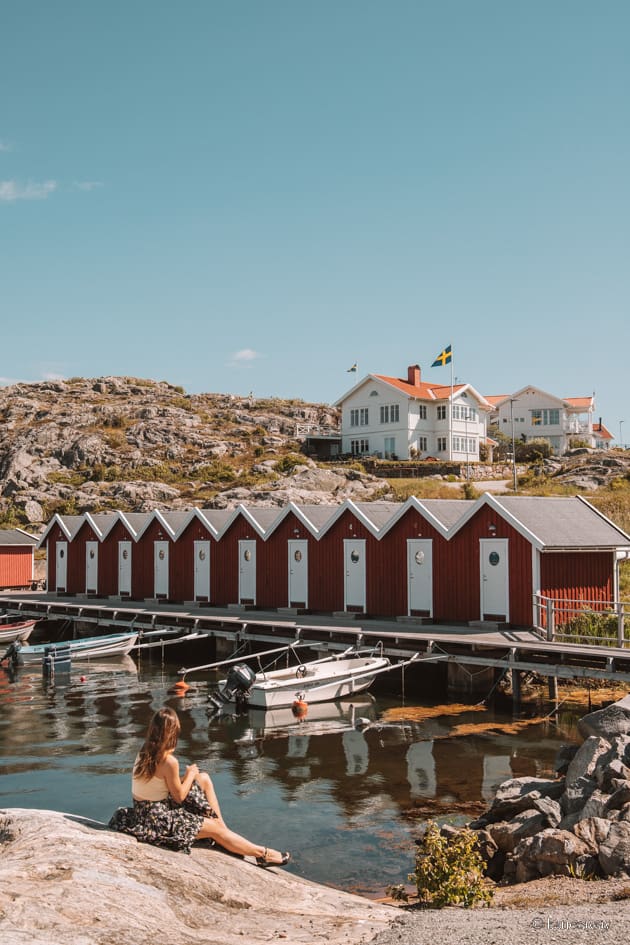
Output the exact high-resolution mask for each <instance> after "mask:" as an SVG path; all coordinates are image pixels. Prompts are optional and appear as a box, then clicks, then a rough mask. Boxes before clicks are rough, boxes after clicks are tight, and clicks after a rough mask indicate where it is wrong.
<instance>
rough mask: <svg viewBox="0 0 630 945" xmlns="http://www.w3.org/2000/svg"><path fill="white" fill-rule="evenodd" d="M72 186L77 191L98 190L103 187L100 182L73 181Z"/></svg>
mask: <svg viewBox="0 0 630 945" xmlns="http://www.w3.org/2000/svg"><path fill="white" fill-rule="evenodd" d="M74 186H75V187H76V189H77V190H86V191H90V190H98V188H99V187H104V186H105V185H104V184H103V181H101V180H75V182H74Z"/></svg>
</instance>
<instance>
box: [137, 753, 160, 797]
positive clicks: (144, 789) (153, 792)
mask: <svg viewBox="0 0 630 945" xmlns="http://www.w3.org/2000/svg"><path fill="white" fill-rule="evenodd" d="M137 764H138V756H136V760H135V761H134V763H133V770H134V771H135V770H136V765H137ZM131 796H132V797H133V799H134V800H135V801H165V800H166V798H167V797H168V788H167V786H166V781H165V780H164V778H157V777H156V776H155V775H153V777H152V778H150V779H149V780H148V781H147V780H146V779H145V778H137V777H136V776H135V774H132V776H131Z"/></svg>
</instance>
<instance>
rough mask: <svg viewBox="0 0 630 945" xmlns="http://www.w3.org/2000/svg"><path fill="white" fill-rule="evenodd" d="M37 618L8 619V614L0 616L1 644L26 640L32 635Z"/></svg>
mask: <svg viewBox="0 0 630 945" xmlns="http://www.w3.org/2000/svg"><path fill="white" fill-rule="evenodd" d="M36 623H37V621H36V620H15V621H11V620H9V619H7V617H6V614H3V615H2V616H0V644H2V643H12V642H13V641H14V640H22V641H24V642H25V641H26V640H28V638H29V637H30V635H31V633H32V631H33V628H34V626H35V624H36Z"/></svg>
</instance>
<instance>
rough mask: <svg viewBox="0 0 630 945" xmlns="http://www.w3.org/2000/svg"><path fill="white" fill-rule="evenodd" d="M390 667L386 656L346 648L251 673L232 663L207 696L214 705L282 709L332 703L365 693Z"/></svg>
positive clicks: (218, 706) (249, 670)
mask: <svg viewBox="0 0 630 945" xmlns="http://www.w3.org/2000/svg"><path fill="white" fill-rule="evenodd" d="M391 668H392V665H391V663H390V661H389V660H388V659H387V657H385V656H375V655H374V654H373V653H369V654H368V655H362V654H360V653H356V652H355V653H353V654H351V653H349V652H348V651H346V652H344V653H340V654H337V655H333V656H326V657H323V658H322V659H319V660H312V661H310V662H307V663H299V664H298V665H297V666H292V667H289V668H288V669H276V670H272V671H271V672H260V673H254V671H253V670H252V669H250V667H249V666H247V665H245V664H240V665H238V666H233V667H232V668H231V670H230V672H229V673H228V675H227V677H226V678H225V679H222V680H220V681H219V686H218V691H217V692H216V693H215V694H214V695H212V696H210V701H211V702H212V703H213V705H214V706H215V708H217V709H220V708H221V707H222V706H224V705H227V704H229V703H232V702H234V703H237V702H241V703H246V704H247V705H248V706H249V707H250V708H254V709H255V708H258V709H281V708H288V707H290V706H293V705H294V704H300V703H303V704H310V703H312V702H331V701H334V700H335V699H343V698H344V697H345V696H351V695H353V694H354V693H355V692H364V691H365V690H366V689H369V687H370V686H371V685H372V683H373V682H374V679H375V677H376V676H377V675H378V674H379V673H382V672H384V671H387V670H389V669H391Z"/></svg>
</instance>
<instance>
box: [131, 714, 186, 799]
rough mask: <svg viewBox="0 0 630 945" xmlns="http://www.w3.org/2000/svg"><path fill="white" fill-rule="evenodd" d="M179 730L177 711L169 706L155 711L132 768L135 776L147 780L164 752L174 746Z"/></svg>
mask: <svg viewBox="0 0 630 945" xmlns="http://www.w3.org/2000/svg"><path fill="white" fill-rule="evenodd" d="M179 730H180V724H179V719H178V718H177V713H176V712H175V711H174V710H173V709H171V708H169V706H164V708H163V709H159V710H158V711H157V712H156V713H155V715H154V716H153V718H152V719H151V721H150V722H149V728H148V729H147V735H146V738H145V740H144V744H143V745H142V748H141V749H140V751H139V753H138V760H137V762H136V764H135V767H134V770H133V773H134V775H135V776H136V777H137V778H143V779H144V780H146V781H148V780H150V779H151V778H152V777H153V775H154V774H155V769H156V768H157V766H158V765H159V764H160V762H161V761H163V760H164V757H165V756H166V753H167V752H169V751H172V749H173V748H175V745H176V744H177V737H178V735H179Z"/></svg>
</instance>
